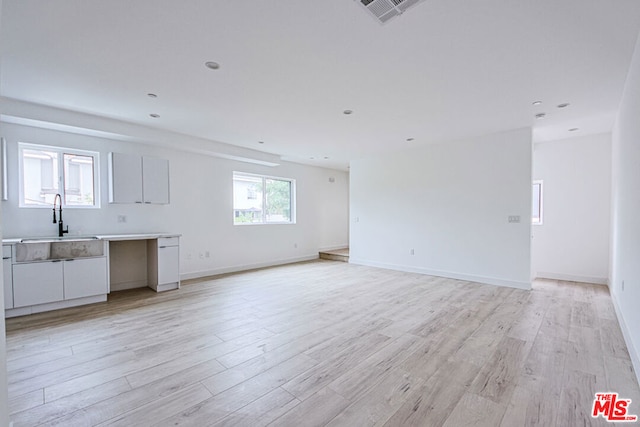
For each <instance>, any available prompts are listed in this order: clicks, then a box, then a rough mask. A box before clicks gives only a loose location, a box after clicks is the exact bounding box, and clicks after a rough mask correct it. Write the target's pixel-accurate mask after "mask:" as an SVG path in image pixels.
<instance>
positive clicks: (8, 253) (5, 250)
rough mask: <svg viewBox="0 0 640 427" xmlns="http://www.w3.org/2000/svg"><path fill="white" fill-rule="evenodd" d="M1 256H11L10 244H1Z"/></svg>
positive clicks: (4, 257)
mask: <svg viewBox="0 0 640 427" xmlns="http://www.w3.org/2000/svg"><path fill="white" fill-rule="evenodd" d="M2 258H3V259H6V258H11V245H2Z"/></svg>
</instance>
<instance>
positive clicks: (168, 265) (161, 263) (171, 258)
mask: <svg viewBox="0 0 640 427" xmlns="http://www.w3.org/2000/svg"><path fill="white" fill-rule="evenodd" d="M179 281H180V247H179V246H165V247H159V248H158V284H159V285H163V284H166V283H175V282H179Z"/></svg>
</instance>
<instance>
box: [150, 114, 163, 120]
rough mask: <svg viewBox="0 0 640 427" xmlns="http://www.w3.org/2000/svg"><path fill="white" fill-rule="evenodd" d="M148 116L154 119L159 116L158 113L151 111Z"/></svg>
mask: <svg viewBox="0 0 640 427" xmlns="http://www.w3.org/2000/svg"><path fill="white" fill-rule="evenodd" d="M149 117H153V118H154V119H157V118H158V117H160V114H155V113H152V114H149Z"/></svg>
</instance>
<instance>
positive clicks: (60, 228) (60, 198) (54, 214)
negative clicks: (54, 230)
mask: <svg viewBox="0 0 640 427" xmlns="http://www.w3.org/2000/svg"><path fill="white" fill-rule="evenodd" d="M58 201H59V202H60V206H59V210H58V215H59V216H60V221H56V202H58ZM56 222H57V223H58V237H62V236H63V235H64V234H65V233H68V232H69V226H68V225H67V229H66V230H65V229H63V228H62V224H63V223H62V196H61V195H60V194H56V197H55V199H53V223H54V224H55V223H56Z"/></svg>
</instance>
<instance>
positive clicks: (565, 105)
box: [558, 102, 571, 108]
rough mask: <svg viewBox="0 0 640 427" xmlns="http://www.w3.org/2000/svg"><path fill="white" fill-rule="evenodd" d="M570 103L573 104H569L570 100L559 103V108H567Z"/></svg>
mask: <svg viewBox="0 0 640 427" xmlns="http://www.w3.org/2000/svg"><path fill="white" fill-rule="evenodd" d="M569 105H571V104H569V103H568V102H564V103H562V104H558V108H567V107H568V106H569Z"/></svg>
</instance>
